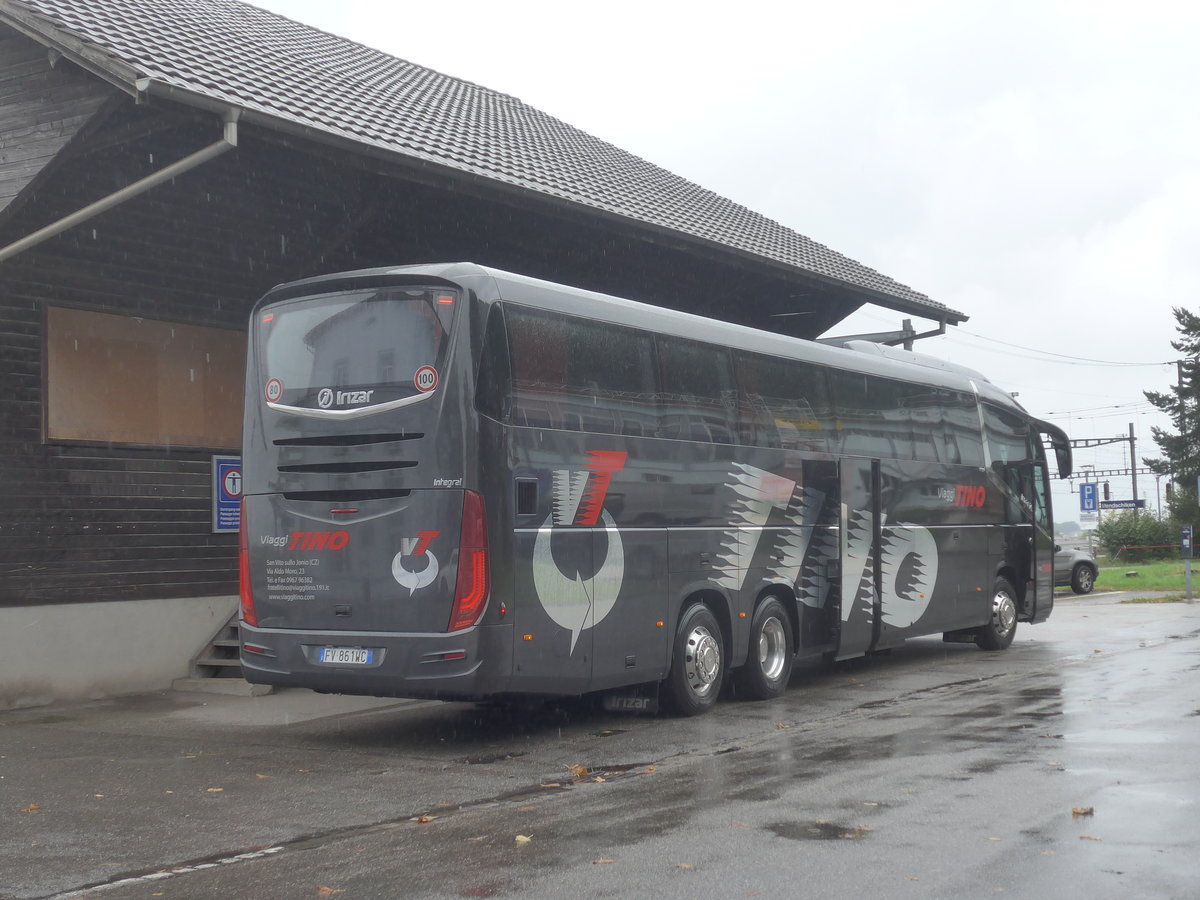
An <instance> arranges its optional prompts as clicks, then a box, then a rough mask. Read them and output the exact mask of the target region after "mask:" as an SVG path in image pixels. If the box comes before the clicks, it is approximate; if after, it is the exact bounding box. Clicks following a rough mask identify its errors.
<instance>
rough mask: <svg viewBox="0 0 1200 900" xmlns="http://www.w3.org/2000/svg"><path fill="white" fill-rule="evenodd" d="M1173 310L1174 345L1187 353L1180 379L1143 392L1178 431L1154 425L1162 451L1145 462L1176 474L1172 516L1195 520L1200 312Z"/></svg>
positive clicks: (1199, 454) (1161, 471)
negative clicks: (1163, 387) (1165, 387)
mask: <svg viewBox="0 0 1200 900" xmlns="http://www.w3.org/2000/svg"><path fill="white" fill-rule="evenodd" d="M1173 312H1174V314H1175V321H1176V323H1177V324H1176V328H1177V329H1178V331H1179V334H1180V338H1179V340H1175V341H1171V346H1172V347H1174V348H1175V349H1176V350H1178V351H1179V352H1180V353H1181V354H1183V356H1184V357H1186V358H1185V359H1184V361H1183V362H1182V363H1180V371H1179V383H1178V384H1175V385H1172V386H1171V390H1170V391H1169V392H1166V393H1160V392H1159V391H1144V393H1145V395H1146V399H1147V400H1149V401H1150V402H1151V403H1153V404H1154V405H1155V406H1157V407H1158V408H1159V409H1161V410H1162V411H1163V412H1165V413H1166V414H1167V415H1168V416H1170V417H1171V422H1172V424H1173V425H1174V426H1175V432H1174V433H1172V432H1170V431H1168V430H1166V429H1164V428H1152V429H1151V433H1152V434H1153V435H1154V442H1155V443H1156V444H1158V449H1159V450H1161V451H1162V454H1163V455H1162V458H1161V459H1143V460H1142V462H1143V463H1145V464H1146V465H1147V466H1148V467H1149V468H1150V469H1151V470H1152V471H1153V472H1155V473H1156V474H1158V475H1172V476H1173V477H1174V481H1175V489H1174V491H1173V493H1172V495H1171V498H1170V502H1169V503H1168V509H1169V510H1170V514H1171V518H1172V519H1176V520H1178V521H1180V522H1195V521H1196V520H1197V518H1198V516H1197V513H1198V512H1200V508H1198V507H1197V497H1196V477H1197V476H1200V316H1197V315H1196V314H1194V313H1191V312H1188V311H1187V310H1186V309H1183V308H1181V307H1176V308H1175V309H1174V310H1173Z"/></svg>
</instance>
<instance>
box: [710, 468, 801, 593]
mask: <svg viewBox="0 0 1200 900" xmlns="http://www.w3.org/2000/svg"><path fill="white" fill-rule="evenodd" d="M733 466H734V468H733V472H732V473H730V474H731V480H730V481H728V482H726V484H725V487H726V488H729V489H730V490H732V491H733V492H734V494H736V495H737V499H736V500H734V502H733V506H732V508H731V509H730V511H729V518H730V520H731V522H732V524H733V527H732V528H731V529H729V530H728V531H727V532H725V537H724V539H723V540H722V541H721V552H720V553H718V554H717V559H718V560H719V561H720V574H718V575H717V578H716V581H717V583H718V584H720V585H721V586H722V587H725V588H729V589H730V590H734V591H736V590H741V587H742V583H743V582H744V581H745V580H746V571H747V570H748V568H749V566H750V560H751V559H752V558H753V557H754V551H755V550H757V549H758V543H759V541H760V540H762V535H763V526H764V525H766V524H767V519H769V518H770V517H771V510H773V509H780V510H783V509H787V506H788V503H790V502H791V499H792V491H794V490H795V488H796V482H794V481H792V480H791V479H790V478H784V477H783V476H782V475H775V474H773V473H771V472H767V471H766V470H764V469H757V468H755V467H754V466H747V465H744V464H742V463H734V464H733Z"/></svg>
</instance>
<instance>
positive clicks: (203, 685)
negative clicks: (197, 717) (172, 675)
mask: <svg viewBox="0 0 1200 900" xmlns="http://www.w3.org/2000/svg"><path fill="white" fill-rule="evenodd" d="M171 690H174V691H191V692H194V693H201V694H230V695H232V696H235V697H265V696H266V695H267V694H270V693H271V692H272V691H273V690H274V689H273V688H272V687H271V685H269V684H251V683H250V682H248V681H245V680H243V679H241V678H176V679H175V680H174V681H172V682H171Z"/></svg>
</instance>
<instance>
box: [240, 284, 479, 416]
mask: <svg viewBox="0 0 1200 900" xmlns="http://www.w3.org/2000/svg"><path fill="white" fill-rule="evenodd" d="M457 299H458V297H457V294H456V293H455V292H454V291H448V290H445V289H443V288H433V287H400V286H396V287H387V288H382V289H371V290H364V291H353V292H349V293H339V294H325V295H322V296H318V297H311V298H306V299H302V300H289V301H284V302H281V303H278V304H275V305H272V306H266V307H264V308H263V309H261V310H260V311H259V315H258V320H257V323H256V332H257V347H258V355H259V371H260V372H262V373H263V376H264V385H263V390H264V392H265V395H266V399H267V400H269V401H270V402H272V403H276V404H279V405H282V406H289V407H296V408H301V409H304V408H309V409H331V410H337V409H347V408H355V407H362V406H375V405H378V404H380V403H387V402H390V401H394V400H400V399H404V398H406V397H411V396H413V395H415V394H419V393H428V392H431V391H433V390H435V389H436V388H437V386H438V381H439V378H440V373H441V372H442V368H443V362H444V357H445V354H446V349H447V347H448V345H449V337H450V329H451V322H452V319H453V315H454V310H455V309H456V308H457V306H458V304H457V302H456V301H457Z"/></svg>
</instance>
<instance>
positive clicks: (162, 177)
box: [0, 109, 239, 262]
mask: <svg viewBox="0 0 1200 900" xmlns="http://www.w3.org/2000/svg"><path fill="white" fill-rule="evenodd" d="M238 115H239V110H236V109H226V110H225V111H224V112H223V113H222V116H221V118H222V123H223V126H224V131H223V133H222V135H221V139H220V140H219V141H217V142H216V143H213V144H209V145H208V146H207V147H205V148H204V149H203V150H197V151H196V152H195V153H193V154H191V155H190V156H185V157H184V158H183V159H181V160H179V162H176V163H172V164H171V165H169V166H167V167H166V168H164V169H160V170H159V171H157V172H155V173H154V174H153V175H147V176H146V177H145V178H142V179H140V180H138V181H135V182H134V183H133V184H129V185H126V186H125V187H123V188H121V189H120V190H119V191H116V192H114V193H112V194H109V195H108V196H107V197H104V198H102V199H100V200H97V201H96V202H95V203H91V204H88V205H87V206H85V207H84V208H83V209H81V210H79V211H78V212H73V213H71V214H70V215H69V216H64V217H63V218H61V219H59V220H58V221H57V222H53V223H51V224H49V225H47V226H46V227H45V228H39V229H38V230H37V231H35V232H33V233H32V234H28V235H26V236H25V237H23V238H21V239H20V240H19V241H14V242H13V243H11V244H9V245H8V246H7V247H4V248H2V249H0V262H4V261H5V260H7V259H11V258H12V257H14V256H16V255H17V254H18V253H21V252H23V251H25V250H28V249H29V248H30V247H36V246H37V245H38V244H40V243H42V242H43V241H48V240H49V239H50V238H52V237H54V236H55V235H59V234H62V233H63V232H64V231H66V230H68V229H70V228H74V227H75V226H76V225H81V224H83V223H84V222H86V221H88V220H89V219H92V218H95V217H96V216H98V215H100V214H101V213H103V212H107V211H108V210H110V209H112V208H113V207H115V206H120V205H121V204H122V203H124V202H125V201H126V200H131V199H133V198H134V197H136V196H138V195H139V194H144V193H145V192H146V191H148V190H150V189H151V188H155V187H157V186H158V185H160V184H162V183H163V182H166V181H170V180H171V179H172V178H176V177H178V176H179V175H182V174H183V173H185V172H188V171H190V170H192V169H194V168H196V167H197V166H200V165H203V164H204V163H206V162H208V161H209V160H210V159H213V158H215V157H217V156H220V155H221V154H222V153H225V152H226V151H228V150H232V149H233V148H234V147H236V146H237V140H238V131H237V122H238Z"/></svg>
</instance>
